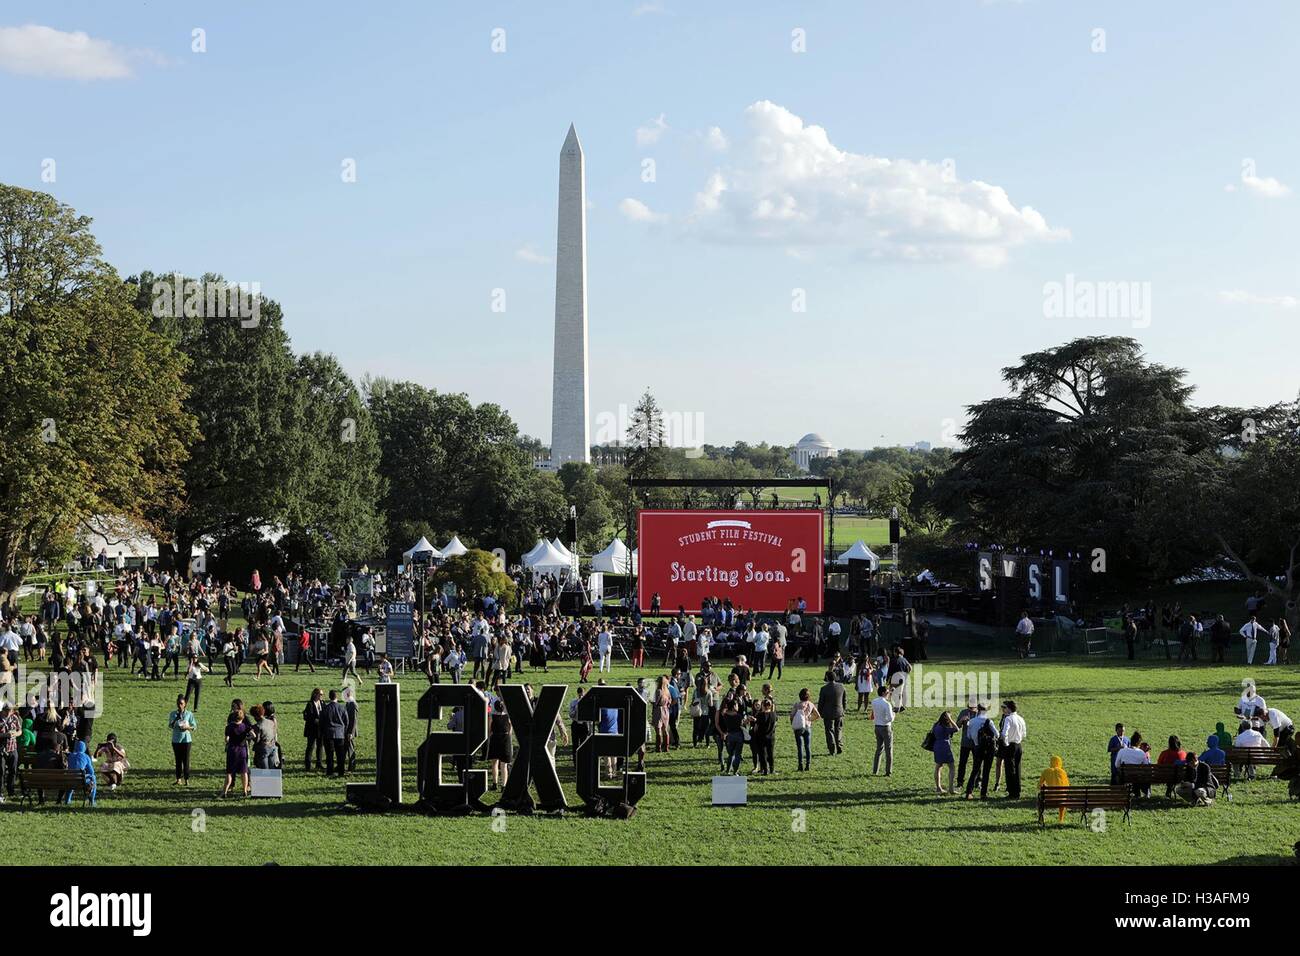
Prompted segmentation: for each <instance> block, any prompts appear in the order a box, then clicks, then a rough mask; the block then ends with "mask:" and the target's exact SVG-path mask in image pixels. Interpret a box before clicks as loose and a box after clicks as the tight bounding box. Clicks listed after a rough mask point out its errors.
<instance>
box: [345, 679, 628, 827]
mask: <svg viewBox="0 0 1300 956" xmlns="http://www.w3.org/2000/svg"><path fill="white" fill-rule="evenodd" d="M398 686H399V685H397V684H378V685H376V687H375V782H374V783H350V784H348V787H347V802H348V803H350V804H352V805H354V806H357V807H360V808H361V809H363V810H389V809H394V808H396V807H398V806H399V805H400V804H401V802H402V735H401V725H400V721H399V717H400V700H399V697H398ZM567 693H568V687H566V686H565V685H563V684H547V685H545V686H544V687H542V690H541V694H540V695H539V696H538V697H537V699H536V700H534V701H529V699H528V697H527V695H526V694H525V693H524V689H523V687H522V686H521V685H518V684H505V685H503V686H502V687H501V696H502V699H503V700H504V701H505V704H506V713H507V714H508V715H509V717H510V723H511V726H512V728H513V730H514V732H515V735H516V736H517V737H518V738H519V750H518V751H517V752H516V753H515V757H514V761H513V762H512V763H511V765H510V776H509V779H508V781H507V783H506V786H505V788H504V790H503V791H502V793H501V799H500V802H499V803H497V806H498V807H500V808H501V809H502V810H512V811H515V812H517V813H531V812H533V811H534V810H541V811H543V812H547V813H561V812H563V811H564V810H565V809H567V807H568V804H567V803H566V801H565V799H564V790H563V789H562V788H561V787H560V775H559V772H558V771H557V770H556V767H555V755H554V754H553V753H552V752H551V749H550V747H549V746H548V744H549V743H550V740H551V732H552V731H553V730H554V729H555V724H556V721H558V720H559V719H560V711H561V709H562V708H563V707H564V698H565V695H566V694H567ZM444 707H459V708H460V709H461V714H462V719H461V721H460V730H434V729H433V721H435V720H441V719H442V717H443V713H442V710H443V708H444ZM607 710H613V711H615V712H616V713H617V714H618V730H617V732H615V733H601V732H600V731H599V727H600V714H601V712H602V711H607ZM417 714H418V716H419V718H420V719H421V720H425V721H428V722H429V723H428V728H427V732H426V733H427V735H426V737H425V739H424V743H422V744H420V747H419V751H418V754H417V758H416V790H417V791H418V793H419V803H418V804H417V807H418V808H419V809H421V810H425V811H429V812H433V813H441V814H465V813H475V812H482V813H485V812H487V811H488V810H489V809H495V808H489V807H488V806H486V805H485V804H484V803H483V802H482V800H481V798H482V796H483V794H484V793H485V792H486V791H487V771H486V770H471V769H470V765H471V763H472V761H473V759H474V757H475V756H476V755H477V754H478V753H479V752H480V751H482V750H483V749H484V748H485V747H486V745H487V740H488V702H487V698H486V697H484V696H483V694H482V692H481V691H479V689H478V688H476V687H475V686H474V685H473V684H431V685H429V689H428V690H427V691H425V693H424V696H423V697H421V698H420V703H419V708H418V711H417ZM574 716H575V717H576V719H577V720H580V721H584V722H586V723H588V724H590V725H592V726H593V727H594V728H596V732H594V733H592V734H590V735H588V737H587V738H586V739H585V740H584V741H583V742H582V744H581V745H580V746H579V747H578V749H577V751H576V752H575V753H574V762H575V764H576V769H577V786H578V796H579V797H581V798H582V802H583V803H584V804H585V805H586V811H587V813H589V814H591V815H593V816H607V817H621V818H624V819H626V818H627V817H630V816H632V814H633V813H635V812H636V805H637V803H638V802H639V801H640V799H641V798H642V797H644V796H645V789H646V775H645V774H644V773H642V772H635V773H633V772H631V771H629V770H628V769H627V766H628V763H629V761H630V760H631V758H632V757H633V755H634V754H636V752H637V751H638V750H639V749H640V748H641V747H642V746H643V745H644V744H645V727H646V703H645V701H644V700H643V699H642V698H641V695H640V694H638V693H637V692H636V691H635V690H633V689H632V688H631V687H593V688H591V690H589V691H588V692H587V693H586V695H585V696H583V697H582V699H581V700H580V701H579V702H578V708H577V712H576V714H575V715H574ZM444 757H451V758H452V761H453V763H454V764H455V769H456V772H457V777H456V778H455V779H448V780H444V779H443V769H444V768H443V758H444ZM607 757H613V758H616V759H619V760H622V761H623V782H622V784H620V785H613V786H609V785H602V784H601V782H600V762H601V760H602V759H603V758H607ZM530 787H536V790H537V800H536V801H534V800H533V796H532V793H531V792H530Z"/></svg>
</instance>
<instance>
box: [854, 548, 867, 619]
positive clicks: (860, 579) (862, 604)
mask: <svg viewBox="0 0 1300 956" xmlns="http://www.w3.org/2000/svg"><path fill="white" fill-rule="evenodd" d="M849 609H850V610H851V611H852V613H854V614H858V613H860V612H862V611H867V610H870V609H871V562H870V561H863V560H861V559H858V558H849Z"/></svg>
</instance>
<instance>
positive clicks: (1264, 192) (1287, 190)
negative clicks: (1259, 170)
mask: <svg viewBox="0 0 1300 956" xmlns="http://www.w3.org/2000/svg"><path fill="white" fill-rule="evenodd" d="M1241 182H1242V185H1243V186H1245V187H1246V189H1247V190H1248V191H1249V192H1252V193H1254V194H1255V195H1257V196H1263V197H1264V198H1265V199H1281V198H1282V197H1283V196H1289V195H1291V187H1290V186H1284V185H1283V184H1282V183H1280V182H1278V180H1276V179H1274V178H1273V177H1272V176H1262V177H1261V176H1242V177H1241Z"/></svg>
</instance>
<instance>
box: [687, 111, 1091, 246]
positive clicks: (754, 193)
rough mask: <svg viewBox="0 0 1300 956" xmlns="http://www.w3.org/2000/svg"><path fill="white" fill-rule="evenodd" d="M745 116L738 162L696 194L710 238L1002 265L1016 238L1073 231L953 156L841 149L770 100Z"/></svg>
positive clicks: (700, 224)
mask: <svg viewBox="0 0 1300 956" xmlns="http://www.w3.org/2000/svg"><path fill="white" fill-rule="evenodd" d="M745 119H746V123H747V130H746V132H745V134H744V135H743V136H742V137H740V138H739V139H738V141H737V144H736V148H735V149H734V150H733V152H734V153H735V154H736V159H735V162H734V165H732V166H730V167H726V168H721V169H718V170H716V171H714V173H713V174H712V175H711V176H710V177H709V180H708V182H707V183H706V185H705V186H704V188H703V189H702V190H701V191H700V192H698V193H697V194H696V196H695V209H694V212H693V214H692V216H691V218H690V228H691V229H692V230H693V231H695V232H697V233H698V234H699V235H701V236H702V237H704V238H706V239H711V240H714V241H720V242H771V243H775V244H780V245H783V246H800V247H802V246H817V245H828V244H834V245H841V246H847V247H853V248H857V249H860V250H862V251H864V252H866V253H867V254H870V255H873V256H891V257H902V258H907V259H917V260H948V259H962V260H967V261H972V262H976V263H979V264H981V265H988V266H996V265H1000V264H1002V263H1003V262H1004V261H1006V258H1007V251H1008V249H1010V248H1011V247H1013V246H1018V245H1021V244H1023V243H1027V242H1035V241H1044V240H1053V239H1065V238H1069V230H1067V229H1061V228H1053V227H1051V226H1049V225H1048V224H1047V221H1046V220H1045V219H1044V218H1043V216H1042V214H1041V213H1039V212H1038V211H1037V210H1036V209H1034V208H1033V207H1032V206H1019V207H1017V206H1014V205H1012V203H1011V200H1010V198H1009V197H1008V196H1007V193H1006V191H1005V190H1004V189H1002V188H1001V187H1000V186H994V185H991V184H989V183H984V182H980V181H979V180H965V181H963V180H961V179H958V178H957V177H956V176H954V175H952V170H951V166H945V165H944V164H942V163H932V162H927V161H925V160H919V161H918V160H909V159H886V158H883V157H878V156H872V155H869V154H862V153H851V152H847V151H845V150H841V149H838V148H837V147H836V146H835V145H834V144H833V143H831V141H830V137H829V136H828V135H827V133H826V130H824V129H823V128H822V127H820V126H810V125H805V124H804V121H803V120H802V119H800V118H799V117H798V116H795V115H794V114H793V113H791V112H790V111H789V110H787V109H785V108H784V107H781V106H778V105H777V104H775V103H771V102H769V101H766V100H763V101H760V102H757V103H754V104H753V105H752V106H750V107H749V108H748V109H746V110H745Z"/></svg>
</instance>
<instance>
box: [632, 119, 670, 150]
mask: <svg viewBox="0 0 1300 956" xmlns="http://www.w3.org/2000/svg"><path fill="white" fill-rule="evenodd" d="M667 129H668V122H667V120H665V119H664V114H663V113H660V114H659V115H658V116H657V117H655V118H654V119H652V120H648V121H647V122H646V124H645V125H644V126H638V127H637V131H636V144H637V145H638V146H653V145H654V144H655V143H657V142H659V137H660V136H662V135H663V134H664V132H665V131H666V130H667Z"/></svg>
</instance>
